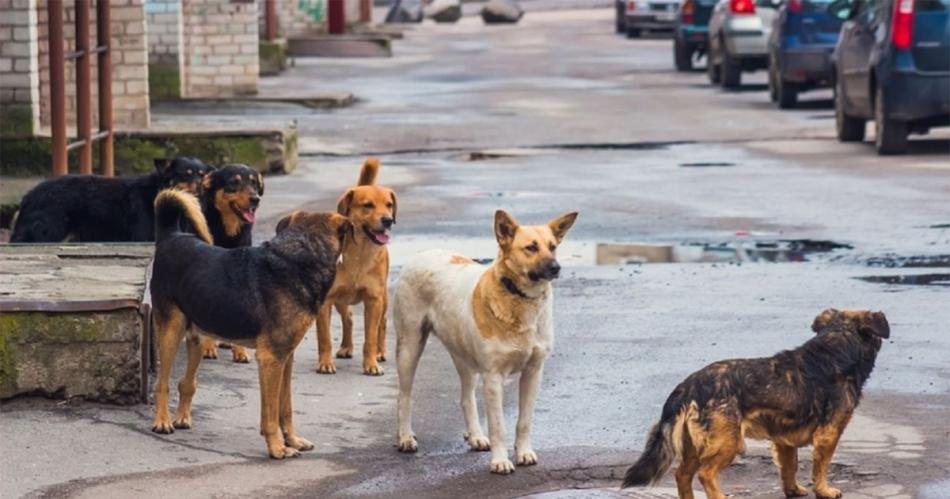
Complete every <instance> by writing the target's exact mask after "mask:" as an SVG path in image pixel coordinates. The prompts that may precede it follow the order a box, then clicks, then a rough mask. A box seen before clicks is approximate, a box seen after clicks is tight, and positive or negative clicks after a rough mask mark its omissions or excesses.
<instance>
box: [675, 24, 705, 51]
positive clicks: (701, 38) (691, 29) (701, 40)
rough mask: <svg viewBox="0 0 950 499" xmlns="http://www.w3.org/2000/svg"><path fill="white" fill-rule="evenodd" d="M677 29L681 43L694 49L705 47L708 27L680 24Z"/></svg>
mask: <svg viewBox="0 0 950 499" xmlns="http://www.w3.org/2000/svg"><path fill="white" fill-rule="evenodd" d="M677 29H678V30H679V33H678V34H679V36H680V37H681V38H682V39H683V41H684V42H686V43H688V44H690V45H692V46H694V47H705V46H706V44H707V43H709V26H696V25H694V24H681V25H679V26H678V28H677Z"/></svg>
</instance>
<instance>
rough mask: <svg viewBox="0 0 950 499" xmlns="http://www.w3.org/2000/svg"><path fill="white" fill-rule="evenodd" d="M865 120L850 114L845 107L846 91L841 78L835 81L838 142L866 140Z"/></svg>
mask: <svg viewBox="0 0 950 499" xmlns="http://www.w3.org/2000/svg"><path fill="white" fill-rule="evenodd" d="M865 124H866V122H865V120H863V119H861V118H855V117H854V116H850V115H848V113H847V111H846V110H845V108H844V93H843V91H842V89H841V80H840V79H837V80H836V81H835V131H836V132H837V134H838V142H861V141H863V140H864V129H865Z"/></svg>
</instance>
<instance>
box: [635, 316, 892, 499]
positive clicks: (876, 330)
mask: <svg viewBox="0 0 950 499" xmlns="http://www.w3.org/2000/svg"><path fill="white" fill-rule="evenodd" d="M811 328H812V330H813V331H814V332H815V333H817V335H816V336H815V337H814V338H812V339H811V340H809V341H807V342H806V343H805V344H804V345H802V346H800V347H798V348H796V349H794V350H786V351H784V352H780V353H778V354H776V355H774V356H772V357H768V358H761V359H735V360H724V361H721V362H715V363H713V364H710V365H709V366H706V367H705V368H703V369H700V370H699V371H696V372H695V373H693V374H691V375H690V376H689V377H687V378H686V380H685V381H683V382H682V383H680V384H679V386H677V387H676V389H675V390H673V393H671V394H670V396H669V398H667V399H666V404H665V405H664V406H663V415H662V417H661V418H660V422H659V423H657V424H656V426H654V427H653V430H651V431H650V435H649V437H648V440H647V444H646V449H644V451H643V454H642V455H641V456H640V459H638V460H637V462H636V463H635V464H634V465H633V466H631V467H630V469H628V470H627V474H626V477H625V478H624V480H623V485H622V486H623V487H630V486H633V485H647V484H651V483H656V482H657V481H659V480H660V478H662V477H663V474H664V473H666V470H667V469H669V467H670V465H672V464H673V460H674V459H675V458H677V457H679V458H680V465H679V467H678V468H677V469H676V487H677V489H678V491H679V497H680V498H681V499H687V498H690V499H691V498H692V497H693V487H692V482H693V476H694V475H696V474H697V472H698V473H699V481H700V483H701V484H702V485H703V488H704V489H705V491H706V497H708V498H709V499H723V498H725V497H726V496H725V495H723V493H722V490H721V489H720V487H719V473H720V472H721V471H722V470H723V469H725V468H726V467H727V466H729V464H730V463H731V462H732V460H733V458H735V456H736V454H738V453H741V452H742V451H743V450H744V449H745V443H744V441H743V438H744V437H750V438H755V439H766V440H771V442H772V453H773V455H774V458H775V464H776V465H778V469H779V475H780V477H781V483H782V490H783V491H784V492H785V495H786V496H787V497H798V496H805V495H807V494H808V490H807V489H805V488H804V487H802V486H801V485H799V484H798V482H797V481H796V479H795V474H796V473H797V472H798V448H799V447H804V446H806V445H812V446H813V450H812V455H813V462H812V472H811V476H812V482H813V483H814V484H815V496H817V497H818V498H819V499H821V498H837V497H841V491H840V490H838V489H836V488H833V487H831V486H830V485H828V466H829V465H830V464H831V456H832V455H833V454H834V452H835V447H837V445H838V439H839V438H841V434H842V433H843V432H844V429H845V427H846V426H847V425H848V422H849V421H850V420H851V415H852V414H853V413H854V410H855V409H856V408H857V406H858V402H860V400H861V389H862V387H863V386H864V382H865V381H867V380H868V377H870V375H871V370H872V369H874V361H875V359H876V358H877V353H878V351H880V349H881V342H882V341H881V340H882V339H884V338H888V337H890V334H891V330H890V326H889V325H888V323H887V318H886V317H885V316H884V314H883V313H881V312H870V311H867V310H840V311H839V310H835V309H833V308H830V309H828V310H825V311H824V312H822V313H821V314H820V315H818V317H816V318H815V321H814V323H812V326H811Z"/></svg>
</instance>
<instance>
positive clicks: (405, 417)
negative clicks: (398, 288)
mask: <svg viewBox="0 0 950 499" xmlns="http://www.w3.org/2000/svg"><path fill="white" fill-rule="evenodd" d="M400 312H401V310H400V308H399V307H396V314H395V325H396V369H397V371H398V373H399V406H398V407H399V409H398V424H399V434H398V443H397V444H396V446H397V447H398V449H399V451H400V452H415V451H416V450H417V449H418V448H419V443H418V442H417V441H416V434H415V433H413V432H412V383H413V380H414V378H415V377H416V367H418V366H419V358H420V357H421V356H422V351H423V350H424V349H425V347H426V341H427V340H428V339H429V333H430V332H431V331H432V324H431V323H430V322H429V319H428V318H426V317H422V318H421V320H409V319H407V318H405V317H402V316H401V314H400ZM406 313H415V311H414V310H413V311H409V312H406Z"/></svg>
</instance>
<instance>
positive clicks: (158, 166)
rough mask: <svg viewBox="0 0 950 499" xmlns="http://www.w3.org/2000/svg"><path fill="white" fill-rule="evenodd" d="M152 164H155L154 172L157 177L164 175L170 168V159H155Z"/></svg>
mask: <svg viewBox="0 0 950 499" xmlns="http://www.w3.org/2000/svg"><path fill="white" fill-rule="evenodd" d="M153 162H154V163H155V171H156V172H158V173H159V175H164V174H165V173H166V172H167V171H168V169H169V168H171V166H172V159H170V158H155V159H154V160H153Z"/></svg>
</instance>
